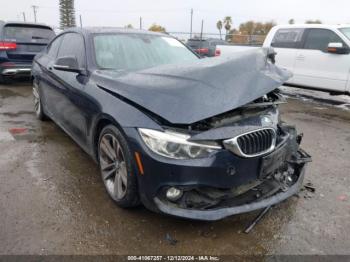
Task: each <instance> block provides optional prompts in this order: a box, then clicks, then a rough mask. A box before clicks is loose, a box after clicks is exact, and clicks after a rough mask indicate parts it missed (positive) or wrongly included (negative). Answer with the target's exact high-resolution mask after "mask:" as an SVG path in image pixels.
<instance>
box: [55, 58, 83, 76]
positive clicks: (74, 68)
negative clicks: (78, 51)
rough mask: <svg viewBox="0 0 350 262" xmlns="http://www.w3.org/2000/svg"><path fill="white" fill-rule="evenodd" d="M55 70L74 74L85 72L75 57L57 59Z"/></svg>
mask: <svg viewBox="0 0 350 262" xmlns="http://www.w3.org/2000/svg"><path fill="white" fill-rule="evenodd" d="M53 68H55V69H56V70H60V71H67V72H74V73H78V74H80V73H81V72H82V71H83V70H82V69H81V68H79V64H78V60H77V58H76V57H74V56H64V57H60V58H57V59H56V61H55V64H54V65H53Z"/></svg>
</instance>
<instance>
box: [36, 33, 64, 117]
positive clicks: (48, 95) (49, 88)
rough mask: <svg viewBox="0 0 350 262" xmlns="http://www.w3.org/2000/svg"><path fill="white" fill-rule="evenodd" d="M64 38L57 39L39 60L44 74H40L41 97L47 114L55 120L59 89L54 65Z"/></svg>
mask: <svg viewBox="0 0 350 262" xmlns="http://www.w3.org/2000/svg"><path fill="white" fill-rule="evenodd" d="M62 39H63V36H58V37H56V38H55V39H54V40H53V41H52V42H51V43H50V45H49V46H48V47H47V51H46V54H45V55H43V56H41V57H40V58H39V62H40V64H41V69H42V70H43V72H44V74H40V79H39V80H40V81H39V85H40V97H41V101H42V104H43V106H44V110H45V113H46V114H48V115H49V116H50V117H52V118H54V116H55V114H56V111H57V109H56V103H55V101H57V96H58V94H57V91H56V90H57V89H59V88H58V87H57V86H56V85H58V82H57V80H56V77H55V75H54V74H53V72H52V67H53V64H54V62H55V60H56V58H57V53H58V49H59V47H60V45H61V41H62Z"/></svg>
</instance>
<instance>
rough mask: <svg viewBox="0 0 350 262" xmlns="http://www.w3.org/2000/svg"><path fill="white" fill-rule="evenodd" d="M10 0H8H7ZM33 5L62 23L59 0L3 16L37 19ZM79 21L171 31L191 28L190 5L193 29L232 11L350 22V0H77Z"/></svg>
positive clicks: (25, 3) (10, 5)
mask: <svg viewBox="0 0 350 262" xmlns="http://www.w3.org/2000/svg"><path fill="white" fill-rule="evenodd" d="M2 1H4V2H5V0H2ZM31 5H37V6H38V11H37V17H38V22H43V23H46V24H49V25H52V26H58V24H59V11H58V0H10V1H6V5H4V4H2V5H1V8H0V20H23V18H22V12H25V15H26V18H27V21H33V10H32V8H31ZM75 8H76V16H77V22H78V21H79V15H82V20H83V25H84V26H125V25H127V24H132V25H133V26H134V27H138V26H139V17H140V16H142V18H143V27H144V28H148V27H149V26H150V25H151V24H152V23H158V24H161V25H162V26H164V27H165V28H166V29H167V30H168V31H189V27H190V26H189V24H190V9H191V8H193V10H194V15H193V19H194V20H193V30H194V31H197V32H199V31H200V23H201V20H202V19H204V31H205V32H207V33H216V32H217V29H216V26H215V24H216V21H217V20H219V19H222V18H223V17H224V16H227V15H229V16H231V17H232V19H233V24H234V27H237V26H238V25H239V24H240V23H241V22H244V21H247V20H255V21H261V22H265V21H271V20H273V21H275V22H276V23H287V22H288V20H289V19H290V18H294V19H295V21H296V22H297V23H303V22H304V21H305V20H306V19H320V20H322V21H323V22H324V23H337V24H338V23H350V0H265V1H263V0H215V1H214V0H206V1H205V0H97V1H92V0H75Z"/></svg>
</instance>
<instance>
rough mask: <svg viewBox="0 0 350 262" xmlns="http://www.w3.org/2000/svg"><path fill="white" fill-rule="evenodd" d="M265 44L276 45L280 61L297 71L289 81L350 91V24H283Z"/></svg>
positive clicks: (270, 35) (337, 91) (271, 33)
mask: <svg viewBox="0 0 350 262" xmlns="http://www.w3.org/2000/svg"><path fill="white" fill-rule="evenodd" d="M263 46H264V47H273V48H274V49H275V51H276V53H277V56H276V64H277V65H279V66H280V67H283V68H286V69H288V70H290V71H291V72H292V73H293V75H294V76H293V77H292V78H291V79H290V80H289V81H288V82H287V84H290V85H293V86H301V87H304V88H309V89H316V90H323V91H328V92H330V93H331V94H349V92H350V79H349V74H350V25H323V24H320V25H316V24H307V25H279V26H275V27H273V28H272V29H271V31H270V32H269V34H268V35H267V37H266V39H265V42H264V45H263Z"/></svg>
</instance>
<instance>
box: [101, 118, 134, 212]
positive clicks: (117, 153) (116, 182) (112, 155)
mask: <svg viewBox="0 0 350 262" xmlns="http://www.w3.org/2000/svg"><path fill="white" fill-rule="evenodd" d="M98 158H99V165H100V170H101V176H102V180H103V183H104V185H105V188H106V190H107V192H108V194H109V196H110V197H111V198H112V199H113V200H114V201H115V202H116V203H117V205H118V206H121V207H133V206H136V205H138V204H139V197H138V190H137V179H136V177H135V172H133V168H132V154H131V152H130V149H129V146H128V144H127V142H126V139H125V138H124V136H123V134H122V133H121V132H120V131H119V130H118V128H116V127H115V126H113V125H108V126H106V127H105V128H104V129H103V130H102V132H101V134H100V138H99V143H98Z"/></svg>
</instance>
